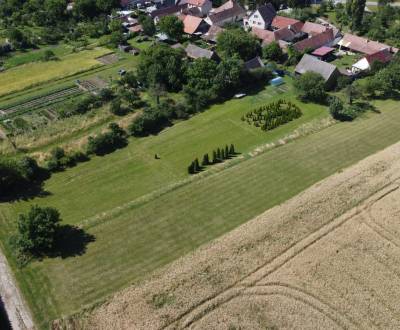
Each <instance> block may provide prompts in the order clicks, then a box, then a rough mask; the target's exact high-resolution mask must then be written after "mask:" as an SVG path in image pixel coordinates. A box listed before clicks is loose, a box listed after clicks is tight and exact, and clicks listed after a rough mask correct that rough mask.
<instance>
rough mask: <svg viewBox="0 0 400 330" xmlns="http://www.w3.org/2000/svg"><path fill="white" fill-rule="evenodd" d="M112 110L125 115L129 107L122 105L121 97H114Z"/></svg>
mask: <svg viewBox="0 0 400 330" xmlns="http://www.w3.org/2000/svg"><path fill="white" fill-rule="evenodd" d="M110 112H111V113H112V114H114V115H117V116H125V115H126V114H127V113H128V109H126V108H125V107H123V106H122V102H121V99H119V98H117V99H114V100H113V101H112V102H111V104H110Z"/></svg>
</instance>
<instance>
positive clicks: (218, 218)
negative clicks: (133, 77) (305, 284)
mask: <svg viewBox="0 0 400 330" xmlns="http://www.w3.org/2000/svg"><path fill="white" fill-rule="evenodd" d="M279 97H282V95H279V94H277V93H276V90H274V89H272V88H271V87H268V88H266V89H265V90H264V91H262V92H260V93H259V94H257V95H253V96H248V97H245V98H243V99H240V100H231V101H228V102H226V103H224V104H219V105H215V106H213V107H212V108H211V109H209V110H208V111H206V112H204V113H202V114H199V115H197V116H195V117H193V118H192V119H190V120H188V121H184V122H180V123H178V124H176V125H175V126H173V127H171V128H169V129H166V130H165V131H163V132H162V133H161V134H159V135H157V136H151V137H148V138H142V139H131V141H130V144H129V146H128V147H126V148H125V149H122V150H119V151H117V152H115V153H113V154H111V155H108V156H105V157H95V158H93V159H92V160H91V161H90V162H87V163H83V164H80V165H79V166H77V167H75V168H73V169H69V170H67V171H65V172H63V173H58V174H55V175H53V176H52V178H51V179H50V180H48V181H47V182H46V184H45V187H44V188H45V190H46V191H47V192H48V195H47V196H46V197H42V198H35V199H34V200H30V201H25V202H24V201H22V202H17V203H12V204H3V205H0V238H1V241H2V242H3V248H4V250H5V251H6V253H7V254H8V256H9V257H10V260H11V262H13V259H12V257H11V256H10V254H9V250H8V245H6V244H4V242H6V239H7V237H8V236H9V235H10V233H11V232H12V231H13V230H14V228H15V227H14V226H15V225H14V223H13V221H14V219H15V218H16V216H17V214H18V213H19V212H23V211H26V210H27V208H28V207H29V205H30V204H32V203H35V204H39V205H50V206H54V207H57V208H58V209H59V210H60V212H61V214H62V217H63V219H64V221H65V222H66V223H70V224H77V225H80V226H82V227H83V228H84V229H85V230H86V231H87V232H88V233H90V234H92V235H94V237H95V241H94V242H92V243H90V244H89V245H88V246H87V251H86V252H85V253H84V254H83V255H81V256H75V257H69V258H64V259H61V258H48V259H45V260H43V261H40V262H33V263H31V264H29V265H28V266H27V267H25V268H23V269H17V268H15V265H13V266H14V269H15V273H16V276H17V278H18V280H19V283H20V286H21V288H22V290H23V292H24V294H25V297H26V298H27V300H28V302H29V304H30V306H31V308H32V311H33V312H34V315H35V317H36V319H37V321H38V324H39V325H40V326H41V327H43V328H46V324H47V322H48V321H49V320H51V319H54V318H57V317H60V316H62V315H67V314H70V313H73V312H77V311H78V310H79V309H80V308H81V307H82V305H90V304H92V303H93V302H95V301H98V300H100V299H104V298H105V297H106V296H107V295H109V294H111V293H113V292H115V291H116V290H118V289H121V288H122V287H125V286H127V285H129V284H131V283H132V282H134V281H137V280H140V279H141V278H143V277H144V276H146V275H147V274H148V273H149V272H151V271H154V270H155V269H157V268H158V267H160V266H163V265H165V264H167V263H168V262H170V261H172V260H174V259H176V258H178V257H180V256H182V255H184V254H186V253H188V252H190V251H192V250H193V249H195V248H197V247H198V246H200V245H201V244H204V243H206V242H208V241H210V240H212V239H214V238H216V237H218V236H220V235H222V234H224V233H225V232H227V231H229V230H231V229H233V228H234V227H236V226H238V225H240V224H241V223H244V222H245V221H247V220H249V219H251V218H252V217H254V216H256V215H258V214H260V213H261V212H263V211H264V210H266V209H268V208H270V207H272V206H274V205H276V204H278V203H281V202H283V201H285V200H286V199H288V198H290V197H292V196H294V195H295V194H297V193H299V192H300V191H302V190H304V189H305V188H307V187H309V186H310V185H312V184H313V183H315V182H317V181H319V180H321V179H323V178H324V177H326V176H328V175H330V174H333V173H334V172H336V171H338V170H340V169H342V168H344V167H346V166H349V165H351V164H353V163H354V162H356V161H358V160H361V159H362V158H364V157H366V156H368V155H369V154H371V153H374V152H376V151H378V150H380V149H382V148H384V147H386V146H388V145H390V144H392V143H394V142H396V141H398V140H399V138H400V130H399V129H398V126H397V124H396V123H397V122H398V121H399V120H400V113H399V112H398V111H397V109H396V103H395V102H392V101H386V102H383V103H378V104H377V106H378V108H379V109H381V110H382V113H381V114H372V113H370V114H367V115H365V116H364V117H363V118H360V119H358V120H356V121H355V122H352V123H340V124H336V125H334V126H332V127H329V128H326V129H324V130H322V131H320V132H318V133H315V134H312V135H309V136H307V137H303V138H300V139H298V140H296V141H294V142H291V143H288V144H286V145H284V146H282V147H279V148H275V149H272V150H270V151H267V152H265V153H263V154H260V155H259V156H256V157H254V158H249V159H247V160H244V161H241V162H238V164H236V165H235V166H232V167H230V168H227V169H225V170H223V171H219V172H215V173H212V174H211V175H207V176H205V177H202V178H200V179H193V180H188V179H187V177H188V175H187V174H186V168H187V165H188V164H189V162H190V161H191V160H192V159H193V158H194V157H199V158H201V156H202V155H203V154H204V153H205V152H211V151H212V150H213V149H214V148H216V147H218V146H223V145H225V144H229V143H234V144H235V146H236V149H237V150H238V151H239V152H242V153H243V154H244V153H247V152H249V151H251V150H253V148H254V147H255V146H257V145H260V144H265V143H268V142H272V141H276V140H278V139H280V138H282V137H283V136H285V135H287V134H288V133H290V132H292V131H293V130H294V129H295V128H296V127H298V126H299V125H301V124H303V123H306V122H309V121H310V120H312V119H321V118H324V117H326V116H327V112H326V109H325V108H323V107H320V106H316V105H311V104H300V107H301V109H302V110H303V113H304V115H303V116H302V117H301V118H300V119H298V120H296V121H294V122H291V123H289V124H287V125H284V126H281V127H280V128H278V129H276V130H273V131H271V132H263V131H261V130H260V129H259V128H256V127H253V126H250V125H248V124H247V123H244V122H242V121H241V120H240V117H241V116H242V115H243V114H244V113H245V112H247V111H249V110H251V109H253V108H255V107H257V106H259V105H262V104H265V103H268V102H270V101H273V100H276V99H278V98H279ZM284 97H285V99H291V100H294V99H295V97H294V95H293V93H292V91H291V90H289V91H288V92H287V93H286V94H284ZM155 153H158V154H159V155H160V157H161V159H160V160H156V159H154V154H155ZM185 180H186V181H185ZM177 182H181V184H180V185H177V186H173V184H174V183H177ZM168 186H169V187H170V189H167V187H168ZM163 189H164V190H163ZM145 196H146V197H147V198H145Z"/></svg>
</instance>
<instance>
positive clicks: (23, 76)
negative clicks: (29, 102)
mask: <svg viewBox="0 0 400 330" xmlns="http://www.w3.org/2000/svg"><path fill="white" fill-rule="evenodd" d="M109 52H110V51H109V50H108V49H105V48H96V49H93V50H85V51H82V52H79V53H74V54H69V55H66V56H64V57H61V58H60V59H58V60H55V61H49V62H35V63H29V64H25V65H21V66H18V67H15V68H12V69H10V70H7V71H5V72H2V73H0V96H2V95H6V94H10V93H13V92H16V91H20V90H23V89H26V88H28V87H31V86H34V85H39V84H42V83H44V82H47V81H51V80H56V79H60V78H63V77H67V76H71V75H73V74H76V73H79V72H81V71H86V70H88V69H91V68H93V67H96V66H100V65H103V64H102V63H100V62H99V61H97V60H96V58H97V57H99V56H102V55H105V54H107V53H109Z"/></svg>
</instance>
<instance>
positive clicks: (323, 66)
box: [295, 54, 339, 87]
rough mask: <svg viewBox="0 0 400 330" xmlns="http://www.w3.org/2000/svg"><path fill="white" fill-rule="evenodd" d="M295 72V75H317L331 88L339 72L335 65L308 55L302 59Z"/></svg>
mask: <svg viewBox="0 0 400 330" xmlns="http://www.w3.org/2000/svg"><path fill="white" fill-rule="evenodd" d="M295 72H296V73H297V74H304V73H306V72H315V73H319V74H320V75H321V76H322V77H323V78H324V80H325V84H326V85H327V87H331V86H332V85H333V84H334V83H335V82H336V79H337V78H338V76H339V70H338V68H337V67H336V66H335V65H333V64H330V63H326V62H324V61H320V60H319V59H317V58H316V57H314V56H311V55H308V54H305V55H304V56H303V57H302V59H301V60H300V62H299V64H297V66H296V69H295Z"/></svg>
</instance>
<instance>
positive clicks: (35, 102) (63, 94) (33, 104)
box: [0, 87, 82, 116]
mask: <svg viewBox="0 0 400 330" xmlns="http://www.w3.org/2000/svg"><path fill="white" fill-rule="evenodd" d="M80 93H82V91H81V90H80V89H79V88H78V87H69V88H66V89H63V90H61V91H57V92H55V93H51V94H48V95H45V96H40V97H37V98H35V99H32V100H30V101H27V102H23V103H21V104H17V105H13V106H11V107H8V108H2V109H0V112H1V113H2V115H3V116H6V115H10V114H12V113H14V112H19V111H26V110H36V109H39V108H42V107H44V106H48V105H51V104H53V103H57V102H60V101H61V100H63V99H66V98H68V97H70V96H72V95H77V94H80Z"/></svg>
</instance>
